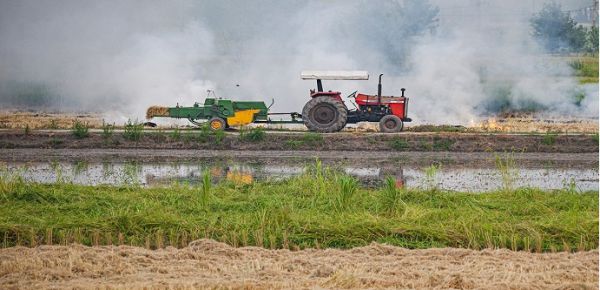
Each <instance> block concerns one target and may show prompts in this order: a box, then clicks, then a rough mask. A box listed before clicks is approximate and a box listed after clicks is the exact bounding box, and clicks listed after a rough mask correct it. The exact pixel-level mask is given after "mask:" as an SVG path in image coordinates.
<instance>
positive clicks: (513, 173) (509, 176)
mask: <svg viewBox="0 0 600 290" xmlns="http://www.w3.org/2000/svg"><path fill="white" fill-rule="evenodd" d="M494 157H495V159H496V169H497V170H498V172H500V177H501V178H502V188H503V190H504V191H511V190H512V189H513V188H514V183H515V179H516V178H517V177H518V171H517V168H516V165H515V158H514V153H505V154H504V157H503V156H501V155H500V154H495V156H494Z"/></svg>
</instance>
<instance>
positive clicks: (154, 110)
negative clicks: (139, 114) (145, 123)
mask: <svg viewBox="0 0 600 290" xmlns="http://www.w3.org/2000/svg"><path fill="white" fill-rule="evenodd" d="M168 116H169V108H167V107H161V106H152V107H150V108H148V111H146V119H152V118H154V117H168Z"/></svg>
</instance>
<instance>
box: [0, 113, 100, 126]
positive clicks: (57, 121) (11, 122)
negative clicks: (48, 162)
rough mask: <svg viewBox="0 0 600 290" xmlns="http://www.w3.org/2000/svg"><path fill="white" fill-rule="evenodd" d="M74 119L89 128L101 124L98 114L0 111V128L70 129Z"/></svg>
mask: <svg viewBox="0 0 600 290" xmlns="http://www.w3.org/2000/svg"><path fill="white" fill-rule="evenodd" d="M75 120H77V121H79V122H82V123H85V124H87V125H88V126H89V127H90V128H100V127H101V126H102V118H101V117H100V115H97V114H92V113H83V114H76V113H42V112H40V113H33V112H0V128H8V129H22V128H25V127H29V129H71V128H72V127H73V122H75Z"/></svg>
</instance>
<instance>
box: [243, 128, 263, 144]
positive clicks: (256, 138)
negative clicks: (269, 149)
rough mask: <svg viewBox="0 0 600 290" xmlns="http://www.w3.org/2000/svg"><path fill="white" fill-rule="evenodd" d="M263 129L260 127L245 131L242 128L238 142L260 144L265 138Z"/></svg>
mask: <svg viewBox="0 0 600 290" xmlns="http://www.w3.org/2000/svg"><path fill="white" fill-rule="evenodd" d="M266 135H267V134H266V133H265V129H264V128H261V127H255V128H251V129H246V128H244V127H242V128H241V129H240V140H242V141H245V142H261V141H263V140H264V139H265V137H266Z"/></svg>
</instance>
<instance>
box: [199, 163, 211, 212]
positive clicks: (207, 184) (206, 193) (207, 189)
mask: <svg viewBox="0 0 600 290" xmlns="http://www.w3.org/2000/svg"><path fill="white" fill-rule="evenodd" d="M211 189H212V176H211V174H210V170H204V171H203V172H202V185H201V186H200V191H199V203H200V205H201V206H202V207H206V206H208V203H209V202H210V197H211Z"/></svg>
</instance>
